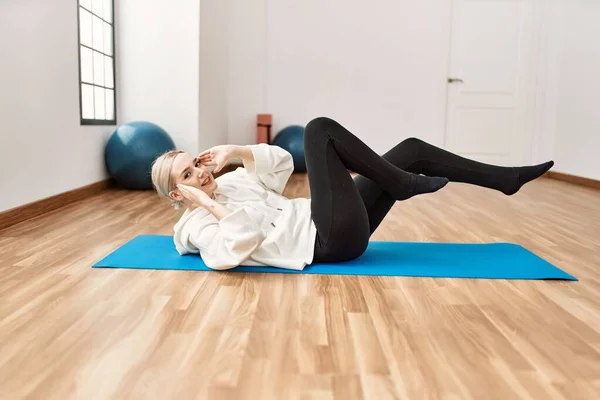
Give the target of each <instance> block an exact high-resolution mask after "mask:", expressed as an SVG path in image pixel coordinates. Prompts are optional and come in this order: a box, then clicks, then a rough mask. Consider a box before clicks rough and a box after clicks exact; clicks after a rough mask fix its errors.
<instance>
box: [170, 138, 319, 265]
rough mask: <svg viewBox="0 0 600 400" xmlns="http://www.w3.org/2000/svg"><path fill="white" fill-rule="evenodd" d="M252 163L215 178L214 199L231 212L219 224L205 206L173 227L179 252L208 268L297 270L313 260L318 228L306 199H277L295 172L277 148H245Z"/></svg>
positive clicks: (288, 157) (289, 157)
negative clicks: (252, 157) (244, 267)
mask: <svg viewBox="0 0 600 400" xmlns="http://www.w3.org/2000/svg"><path fill="white" fill-rule="evenodd" d="M248 147H250V149H251V151H252V154H253V155H254V162H246V161H244V168H241V167H240V168H238V169H236V170H235V171H233V172H230V173H227V174H224V175H222V176H220V177H219V178H217V179H216V182H217V183H218V187H217V189H216V191H215V196H216V201H218V202H219V203H220V204H222V205H224V206H225V207H227V208H229V209H231V210H233V212H232V213H231V214H229V215H227V216H225V217H224V218H222V219H221V220H220V221H219V220H218V219H217V218H216V217H215V216H214V215H212V214H211V213H210V212H209V211H207V210H206V209H205V208H204V207H198V208H196V209H194V210H190V209H188V210H186V211H185V212H184V213H183V215H182V216H181V218H180V220H179V221H178V222H177V224H176V225H175V227H174V231H175V234H174V236H173V240H174V242H175V247H176V248H177V251H178V252H179V254H181V255H184V254H190V253H191V254H194V253H195V254H198V253H199V254H200V256H201V257H202V259H203V261H204V262H205V263H206V265H207V266H208V267H209V268H212V269H219V270H222V269H229V268H233V267H236V266H238V265H255V266H272V267H279V268H288V269H295V270H302V269H303V268H304V267H305V266H306V265H307V264H310V263H311V262H312V260H313V256H314V245H315V238H316V234H317V229H316V227H315V224H314V222H313V220H312V218H311V211H310V199H304V198H297V199H288V198H286V197H284V196H282V195H281V193H282V192H283V189H284V188H285V185H286V183H287V181H288V179H289V177H290V175H291V174H292V172H293V170H294V162H293V159H292V155H291V154H290V153H289V152H287V151H286V150H284V149H282V148H281V147H278V146H273V145H267V144H257V145H250V146H248Z"/></svg>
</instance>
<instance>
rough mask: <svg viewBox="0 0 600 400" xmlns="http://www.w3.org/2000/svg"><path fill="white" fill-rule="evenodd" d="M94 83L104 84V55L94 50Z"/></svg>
mask: <svg viewBox="0 0 600 400" xmlns="http://www.w3.org/2000/svg"><path fill="white" fill-rule="evenodd" d="M94 83H95V84H96V85H100V86H104V56H103V55H102V54H100V53H98V52H96V51H94Z"/></svg>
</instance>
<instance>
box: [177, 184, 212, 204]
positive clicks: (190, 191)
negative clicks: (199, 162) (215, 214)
mask: <svg viewBox="0 0 600 400" xmlns="http://www.w3.org/2000/svg"><path fill="white" fill-rule="evenodd" d="M177 188H178V189H179V190H180V191H181V195H182V196H183V197H185V198H186V199H188V200H189V201H191V202H192V203H193V204H195V205H197V206H204V205H206V204H208V202H209V201H210V200H211V198H210V196H209V195H207V194H206V193H205V192H203V191H202V190H200V189H198V188H195V187H193V186H188V185H183V184H181V183H180V184H178V185H177Z"/></svg>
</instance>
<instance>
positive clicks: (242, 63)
mask: <svg viewBox="0 0 600 400" xmlns="http://www.w3.org/2000/svg"><path fill="white" fill-rule="evenodd" d="M231 1H232V2H233V3H234V4H233V5H232V7H231V8H232V11H231V15H232V17H231V19H230V34H229V43H230V51H229V57H230V60H229V70H230V78H229V84H230V87H229V97H230V100H229V110H228V113H229V122H228V124H229V129H230V131H229V132H230V133H229V140H230V141H232V142H236V143H243V144H246V143H252V142H253V141H254V140H255V132H256V128H255V119H256V114H257V113H260V112H269V113H272V114H273V118H274V121H273V123H274V127H273V128H274V129H273V130H274V133H276V132H277V131H279V130H280V129H281V128H283V127H284V126H287V125H291V124H301V125H305V124H306V123H307V122H308V121H309V120H310V119H312V118H314V117H316V116H321V115H325V116H330V117H333V118H335V119H337V120H339V122H341V123H342V124H343V125H345V126H346V127H348V128H349V129H350V130H352V131H353V132H355V133H356V134H357V135H358V136H359V137H361V138H362V139H363V140H364V141H365V142H366V143H367V144H369V145H370V146H372V147H373V148H374V149H375V150H376V151H378V152H383V151H385V150H387V149H389V148H390V147H391V146H393V145H395V144H396V143H398V142H399V141H400V140H402V139H403V138H406V137H409V136H419V137H421V138H423V139H425V140H428V141H430V142H432V143H434V144H438V145H442V144H443V133H444V123H445V104H446V85H445V80H446V77H447V75H446V71H447V65H448V60H447V57H448V46H449V40H448V35H449V28H450V26H449V23H450V2H448V1H445V2H439V1H438V0H426V1H419V2H415V1H408V0H385V1H379V2H376V3H372V4H371V3H369V4H368V5H366V3H365V2H363V1H357V0H356V1H348V0H331V1H327V2H323V1H321V0H305V1H302V2H297V1H292V0H251V1H236V0H231ZM424 49H427V51H424Z"/></svg>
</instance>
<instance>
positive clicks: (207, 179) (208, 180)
mask: <svg viewBox="0 0 600 400" xmlns="http://www.w3.org/2000/svg"><path fill="white" fill-rule="evenodd" d="M209 183H210V176H207V177H206V179H205V180H204V182H202V184H201V185H200V186H205V185H208V184H209Z"/></svg>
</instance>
